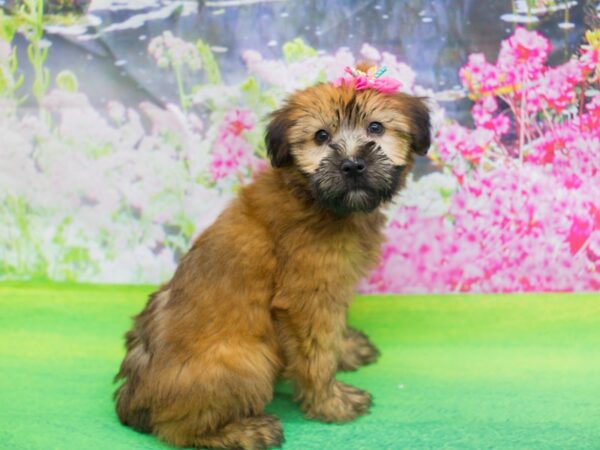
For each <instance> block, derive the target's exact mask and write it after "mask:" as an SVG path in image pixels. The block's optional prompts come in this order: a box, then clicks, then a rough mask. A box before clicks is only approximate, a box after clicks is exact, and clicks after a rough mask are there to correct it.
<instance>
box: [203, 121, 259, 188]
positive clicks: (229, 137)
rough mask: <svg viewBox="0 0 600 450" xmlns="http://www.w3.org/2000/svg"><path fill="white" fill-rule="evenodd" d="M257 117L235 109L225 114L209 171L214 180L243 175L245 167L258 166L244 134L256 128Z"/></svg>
mask: <svg viewBox="0 0 600 450" xmlns="http://www.w3.org/2000/svg"><path fill="white" fill-rule="evenodd" d="M254 124H255V119H254V117H253V116H252V114H251V113H250V112H249V111H245V110H241V109H234V110H232V111H229V112H228V113H227V114H225V117H224V118H223V123H222V124H221V128H220V129H219V133H218V135H217V140H216V141H215V144H214V145H215V147H214V150H213V155H212V156H213V157H212V161H211V163H210V167H209V172H210V174H211V177H212V179H213V181H219V180H221V179H224V178H228V177H230V176H232V175H241V172H242V171H243V170H244V169H247V168H249V167H251V166H256V163H255V162H254V158H255V157H254V156H253V149H252V146H251V145H250V144H249V143H248V142H247V141H246V139H245V138H244V136H243V134H244V131H246V130H251V129H252V128H254Z"/></svg>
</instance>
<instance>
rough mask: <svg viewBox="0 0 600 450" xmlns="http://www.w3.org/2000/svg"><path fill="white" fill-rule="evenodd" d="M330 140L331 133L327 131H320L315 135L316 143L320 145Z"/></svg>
mask: <svg viewBox="0 0 600 450" xmlns="http://www.w3.org/2000/svg"><path fill="white" fill-rule="evenodd" d="M328 140H329V133H328V132H327V131H325V130H319V131H317V132H316V133H315V142H316V143H317V144H319V145H321V144H324V143H325V142H327V141H328Z"/></svg>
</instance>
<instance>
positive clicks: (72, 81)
mask: <svg viewBox="0 0 600 450" xmlns="http://www.w3.org/2000/svg"><path fill="white" fill-rule="evenodd" d="M56 85H57V86H58V88H59V89H60V90H61V91H65V92H77V91H78V89H79V83H78V82H77V77H76V76H75V74H74V73H73V72H71V71H70V70H61V71H60V72H59V73H58V75H56Z"/></svg>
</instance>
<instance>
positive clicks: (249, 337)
mask: <svg viewBox="0 0 600 450" xmlns="http://www.w3.org/2000/svg"><path fill="white" fill-rule="evenodd" d="M429 144H430V123H429V113H428V110H427V107H426V105H425V103H424V102H423V101H422V100H421V99H419V98H416V97H412V96H409V95H406V94H402V93H395V92H386V91H385V90H378V89H371V88H367V89H358V88H357V86H354V85H353V84H351V83H346V84H341V85H338V86H335V85H333V84H319V85H317V86H314V87H311V88H308V89H306V90H303V91H300V92H296V93H294V94H293V95H291V96H290V97H289V98H288V99H287V101H286V102H285V103H284V105H283V106H282V108H281V109H279V110H278V111H276V112H275V113H274V114H273V115H272V117H271V122H270V124H269V126H268V129H267V135H266V145H267V150H268V154H269V157H270V158H271V162H272V166H273V168H272V169H269V170H267V171H266V172H264V173H262V174H261V175H259V176H258V178H257V179H256V180H255V181H254V182H253V183H252V184H249V185H247V186H245V187H244V188H243V189H241V191H240V193H239V196H238V198H237V199H235V200H234V201H233V202H232V203H231V204H230V205H229V206H228V207H227V209H225V211H224V212H223V213H222V214H221V215H220V216H219V218H218V219H217V220H216V222H215V223H214V224H213V225H212V226H210V227H209V228H208V229H207V230H206V231H204V233H203V234H202V235H201V236H200V237H199V238H198V239H197V240H196V241H195V242H194V244H193V246H192V248H191V250H190V251H189V252H188V253H187V254H186V255H185V256H184V257H183V259H182V260H181V262H180V264H179V267H178V268H177V271H176V272H175V275H174V276H173V278H172V279H171V281H169V282H168V283H167V284H165V285H164V286H163V287H162V288H161V289H160V290H159V291H158V292H156V293H154V294H152V295H151V296H150V299H149V301H148V303H147V305H146V307H145V308H144V310H143V311H142V312H141V313H140V314H139V315H138V316H137V317H136V318H135V323H134V326H133V329H132V330H131V331H129V332H128V333H127V335H126V341H127V343H126V344H127V354H126V356H125V359H124V361H123V363H122V365H121V369H120V371H119V373H118V375H117V377H118V378H122V379H123V380H124V381H123V384H122V385H121V386H120V387H119V388H118V390H117V392H116V393H115V397H116V403H117V413H118V415H119V418H120V420H121V422H123V423H124V424H126V425H129V426H131V427H133V428H134V429H136V430H139V431H142V432H148V433H154V434H156V435H157V436H158V437H159V438H160V439H162V440H164V441H166V442H168V443H170V444H172V445H175V446H179V447H212V448H241V449H247V450H254V449H264V448H268V447H276V446H279V445H280V444H281V443H282V441H283V432H282V428H281V423H280V422H279V420H278V419H277V418H276V417H274V416H272V415H269V414H265V412H264V408H265V406H266V405H267V404H268V403H269V402H270V401H271V399H272V396H273V385H274V383H275V381H276V380H277V378H278V377H285V378H287V379H291V380H293V382H294V384H295V389H296V395H297V396H296V398H297V400H298V402H299V403H300V408H301V409H302V411H304V412H305V414H306V417H308V418H311V419H318V420H323V421H326V422H345V421H349V420H352V419H355V418H356V417H358V416H360V415H361V414H365V413H366V412H367V410H368V409H369V406H370V404H371V397H370V395H369V394H368V393H367V392H365V391H363V390H361V389H358V388H355V387H353V386H349V385H347V384H344V383H342V382H340V381H337V380H336V371H338V370H352V369H356V368H358V367H359V366H361V365H363V364H368V363H370V362H373V361H374V360H375V359H376V358H377V355H378V352H377V349H376V348H375V347H374V346H373V344H371V342H369V340H368V339H367V337H366V336H365V335H364V334H362V333H360V332H359V331H356V330H354V329H352V328H349V327H348V324H347V323H346V315H347V311H348V305H349V304H350V302H351V300H352V297H353V295H354V289H355V286H356V284H357V282H358V281H359V279H360V278H361V277H363V276H365V275H366V274H367V272H368V271H369V269H371V268H372V267H373V266H374V265H375V264H376V263H377V260H378V255H379V250H380V245H381V244H382V241H383V234H382V231H383V227H384V224H385V218H384V215H383V214H382V212H381V211H380V207H381V206H382V205H384V204H385V203H386V202H389V201H390V200H391V199H392V197H393V196H394V194H395V193H396V192H398V190H399V189H400V187H401V186H402V185H403V182H404V179H405V177H406V174H407V173H408V172H409V170H410V168H411V166H412V162H413V154H414V153H417V154H421V155H422V154H425V152H426V151H427V149H428V147H429Z"/></svg>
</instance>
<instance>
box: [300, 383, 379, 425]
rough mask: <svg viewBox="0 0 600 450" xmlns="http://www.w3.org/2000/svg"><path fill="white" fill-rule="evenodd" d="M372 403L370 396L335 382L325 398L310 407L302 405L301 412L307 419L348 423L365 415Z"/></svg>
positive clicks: (360, 390)
mask: <svg viewBox="0 0 600 450" xmlns="http://www.w3.org/2000/svg"><path fill="white" fill-rule="evenodd" d="M372 402H373V401H372V398H371V394H369V393H368V392H366V391H363V390H362V389H358V388H355V387H353V386H350V385H348V384H345V383H342V382H340V381H336V382H335V383H334V384H333V387H332V389H331V391H330V393H329V395H328V396H327V397H325V398H321V399H319V400H318V401H315V402H314V403H312V404H310V405H304V406H303V410H304V411H305V413H306V417H307V418H308V419H317V420H321V421H323V422H348V421H350V420H354V419H356V418H357V417H359V416H362V415H363V414H365V413H366V412H367V411H368V410H369V407H370V406H371V403H372Z"/></svg>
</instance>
